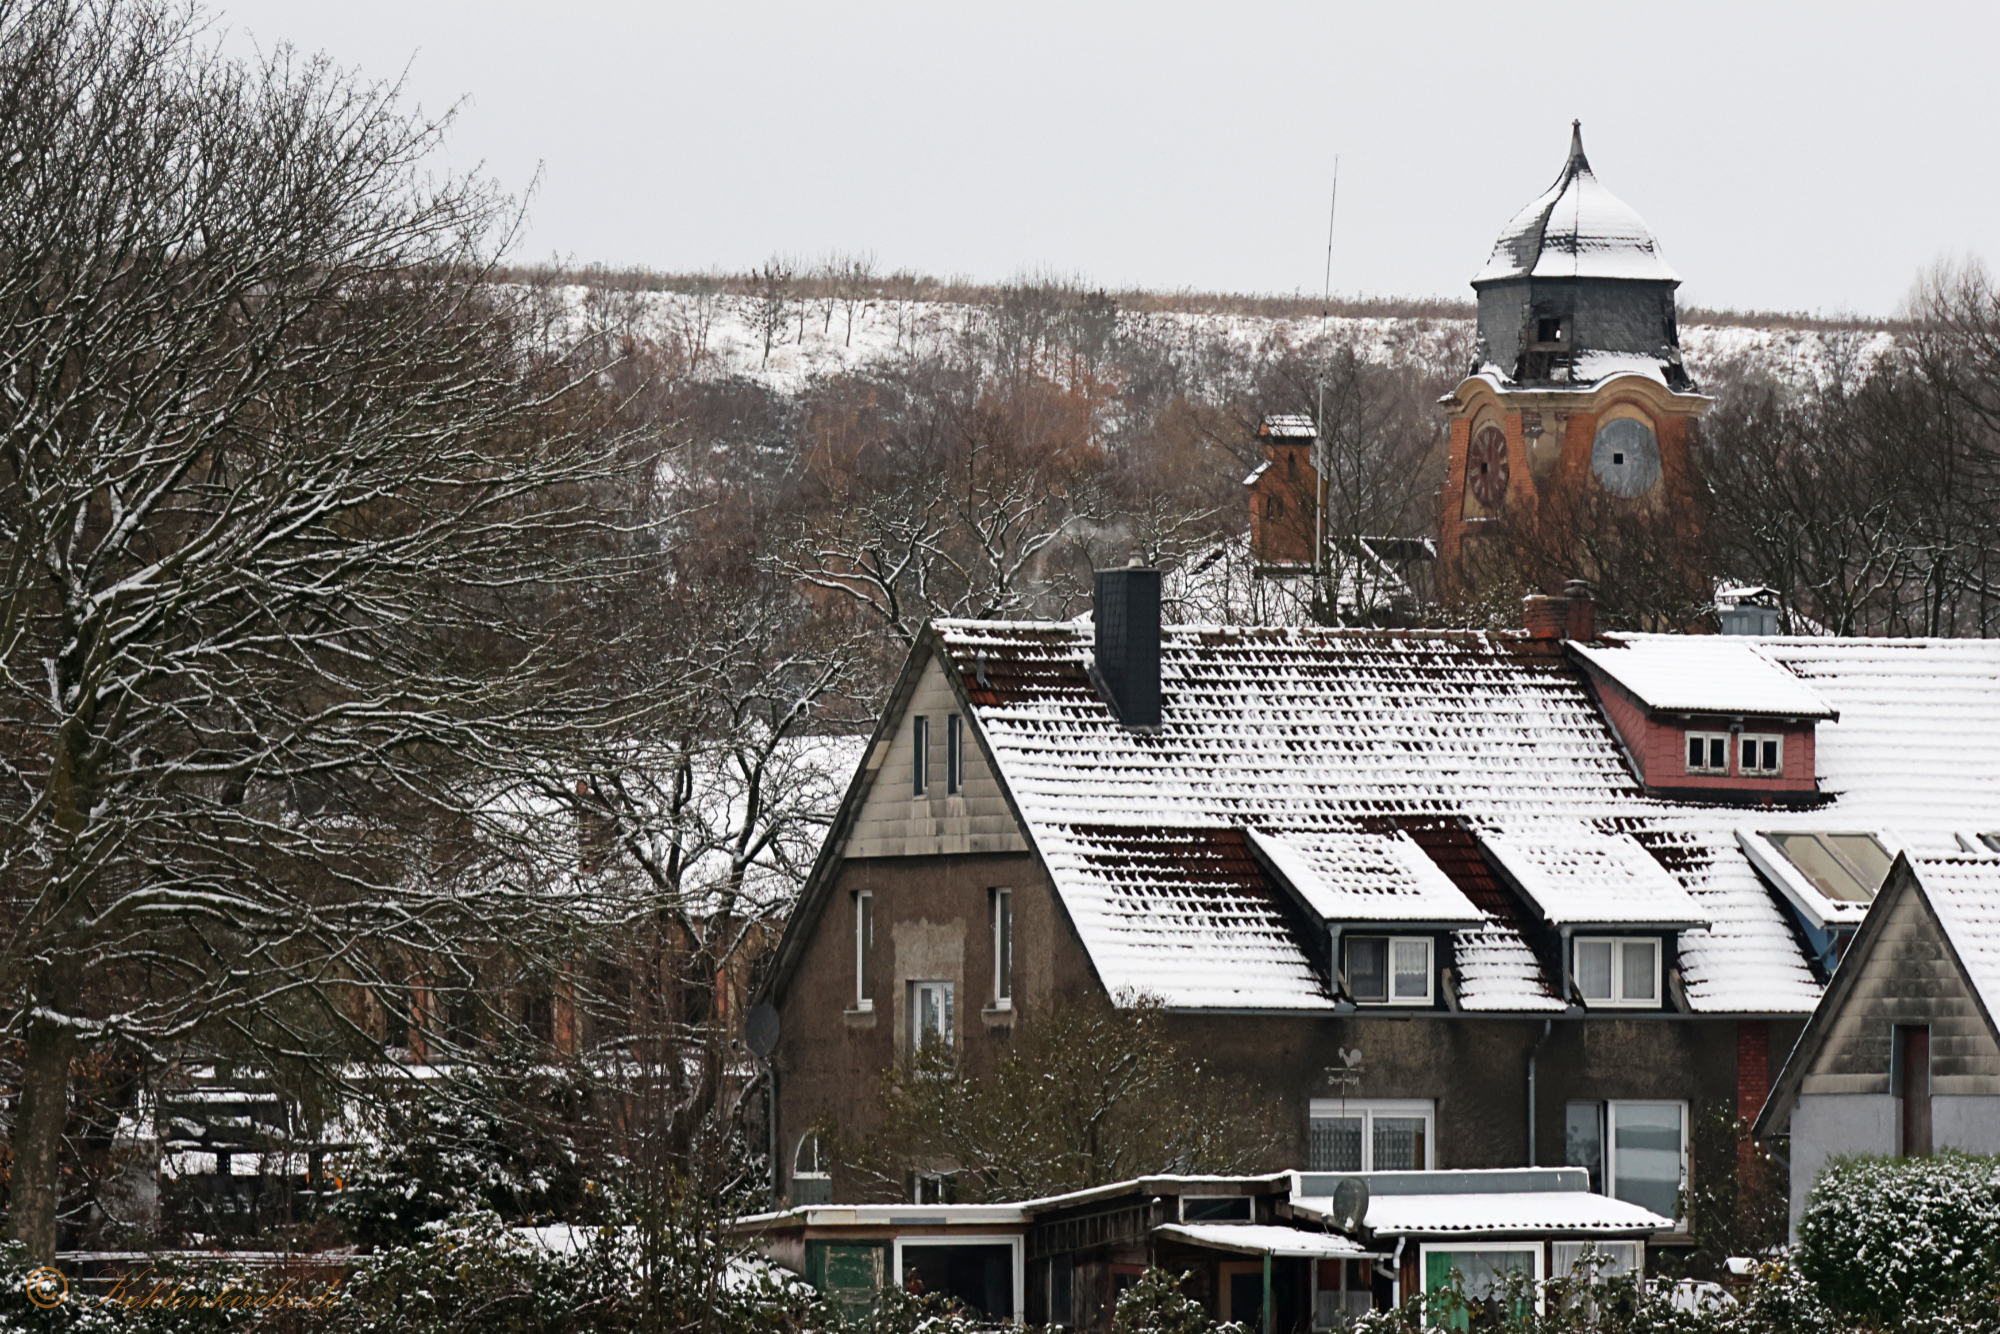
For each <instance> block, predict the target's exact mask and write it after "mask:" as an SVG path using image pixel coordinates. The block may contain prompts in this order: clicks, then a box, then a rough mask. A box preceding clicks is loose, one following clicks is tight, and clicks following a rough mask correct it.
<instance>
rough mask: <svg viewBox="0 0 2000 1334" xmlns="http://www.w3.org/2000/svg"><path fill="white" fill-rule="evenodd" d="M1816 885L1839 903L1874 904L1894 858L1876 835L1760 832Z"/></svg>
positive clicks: (1801, 873)
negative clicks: (1877, 892) (1876, 892)
mask: <svg viewBox="0 0 2000 1334" xmlns="http://www.w3.org/2000/svg"><path fill="white" fill-rule="evenodd" d="M1759 832H1761V833H1763V836H1764V837H1765V838H1766V839H1767V840H1769V842H1770V844H1771V846H1772V847H1774V848H1776V849H1777V850H1778V851H1779V852H1780V853H1781V854H1783V856H1784V858H1785V860H1786V861H1789V862H1790V863H1791V864H1792V865H1793V867H1795V868H1796V869H1797V870H1798V872H1799V874H1800V875H1803V876H1804V877H1805V878H1806V879H1808V880H1810V881H1812V883H1813V887H1814V888H1815V889H1817V890H1819V892H1820V893H1822V894H1824V895H1826V896H1827V897H1828V898H1829V899H1832V900H1833V901H1834V902H1836V903H1872V902H1874V899H1875V891H1876V890H1878V889H1880V888H1882V882H1883V881H1884V880H1886V879H1887V878H1888V876H1889V866H1890V862H1891V858H1890V856H1889V853H1888V850H1887V849H1885V848H1884V847H1883V846H1882V843H1881V840H1879V839H1877V838H1876V837H1875V836H1874V835H1873V834H1829V833H1813V832H1798V833H1782V832H1775V831H1759Z"/></svg>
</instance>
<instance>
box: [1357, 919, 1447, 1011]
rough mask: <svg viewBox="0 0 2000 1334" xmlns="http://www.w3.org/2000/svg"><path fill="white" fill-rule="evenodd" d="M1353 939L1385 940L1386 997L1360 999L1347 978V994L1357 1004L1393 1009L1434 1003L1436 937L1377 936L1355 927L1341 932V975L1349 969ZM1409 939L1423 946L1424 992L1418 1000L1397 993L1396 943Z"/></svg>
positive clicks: (1384, 986)
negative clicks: (1344, 932) (1349, 930)
mask: <svg viewBox="0 0 2000 1334" xmlns="http://www.w3.org/2000/svg"><path fill="white" fill-rule="evenodd" d="M1356 940H1379V941H1382V942H1384V944H1383V954H1382V973H1383V976H1382V987H1383V995H1384V996H1385V997H1387V999H1385V1000H1363V999H1361V997H1359V996H1356V995H1354V987H1353V984H1352V982H1351V981H1350V982H1349V984H1348V988H1347V994H1348V995H1349V996H1350V997H1352V998H1353V1001H1354V1003H1355V1004H1356V1005H1369V1006H1378V1007H1380V1008H1383V1009H1393V1008H1396V1007H1398V1006H1402V1007H1419V1006H1430V1005H1435V1004H1437V941H1435V940H1433V939H1432V938H1431V937H1429V936H1380V935H1376V934H1375V933H1374V932H1372V931H1358V932H1356V933H1355V934H1353V935H1351V936H1342V937H1341V958H1340V968H1341V973H1342V975H1343V976H1345V975H1346V974H1347V972H1348V968H1347V958H1348V954H1347V951H1348V950H1349V949H1351V948H1352V946H1353V944H1354V942H1355V941H1356ZM1411 941H1416V942H1419V943H1421V944H1422V945H1423V947H1424V994H1423V998H1422V999H1421V1000H1419V999H1417V998H1415V997H1412V996H1398V995H1397V994H1396V946H1397V945H1398V944H1403V943H1407V942H1411Z"/></svg>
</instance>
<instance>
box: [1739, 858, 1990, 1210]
mask: <svg viewBox="0 0 2000 1334" xmlns="http://www.w3.org/2000/svg"><path fill="white" fill-rule="evenodd" d="M1989 839H1991V836H1990V835H1989V836H1988V838H1987V839H1981V838H1979V837H1977V836H1969V837H1967V838H1966V839H1965V840H1964V841H1965V842H1966V844H1967V851H1965V852H1964V853H1962V854H1960V855H1957V856H1941V857H1921V858H1911V857H1908V856H1899V857H1898V858H1897V859H1896V862H1895V865H1894V867H1893V869H1892V870H1891V871H1890V872H1889V877H1888V880H1887V881H1886V883H1884V884H1883V886H1882V889H1881V892H1880V893H1878V894H1877V895H1876V896H1875V899H1874V902H1873V903H1872V904H1871V905H1870V906H1869V908H1868V912H1867V916H1866V917H1865V918H1864V919H1863V921H1862V923H1861V927H1860V929H1859V930H1858V931H1857V932H1856V934H1855V936H1854V940H1853V943H1852V944H1851V945H1849V946H1848V948H1847V951H1846V956H1845V958H1844V959H1843V961H1842V963H1841V965H1840V969H1839V971H1838V972H1836V973H1835V974H1834V977H1833V982H1832V984H1831V985H1830V986H1829V987H1828V988H1827V992H1826V997H1825V999H1824V1000H1822V1001H1821V1002H1820V1006H1819V1009H1818V1010H1817V1011H1816V1012H1815V1013H1814V1014H1813V1017H1812V1022H1811V1023H1809V1024H1808V1025H1807V1026H1806V1030H1805V1034H1804V1035H1803V1036H1802V1037H1801V1038H1800V1040H1799V1043H1798V1045H1797V1046H1796V1047H1794V1048H1793V1049H1792V1054H1791V1057H1790V1058H1789V1059H1788V1060H1787V1061H1786V1062H1785V1067H1784V1071H1783V1073H1782V1074H1780V1076H1779V1077H1778V1081H1777V1084H1776V1086H1775V1087H1774V1088H1773V1089H1772V1091H1771V1098H1770V1101H1769V1103H1768V1104H1766V1106H1765V1108H1764V1110H1763V1113H1762V1114H1761V1116H1760V1117H1759V1119H1758V1132H1759V1134H1760V1135H1764V1136H1769V1137H1772V1138H1784V1137H1789V1140H1790V1159H1791V1167H1792V1182H1791V1186H1792V1211H1791V1213H1792V1228H1793V1231H1794V1234H1795V1235H1796V1232H1797V1229H1798V1225H1799V1219H1800V1216H1801V1214H1802V1213H1803V1211H1804V1208H1805V1199H1806V1195H1807V1193H1808V1192H1809V1191H1810V1190H1811V1188H1812V1185H1813V1182H1814V1180H1815V1179H1816V1178H1817V1177H1818V1176H1819V1173H1820V1169H1821V1168H1823V1167H1824V1166H1825V1165H1826V1163H1827V1160H1828V1159H1829V1158H1833V1157H1835V1156H1839V1155H1846V1154H1878V1155H1883V1156H1903V1157H1915V1156H1923V1155H1928V1154H1930V1153H1932V1152H1934V1151H1935V1150H1938V1149H1960V1150H1963V1151H1966V1152H1969V1153H2000V1024H1996V1022H1995V1019H1996V1017H1997V1016H2000V855H1996V853H1995V850H1994V848H1993V846H1992V842H2000V840H1992V841H1991V842H1989V841H1988V840H1989Z"/></svg>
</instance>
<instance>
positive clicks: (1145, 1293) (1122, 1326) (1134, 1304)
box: [1111, 1269, 1243, 1334]
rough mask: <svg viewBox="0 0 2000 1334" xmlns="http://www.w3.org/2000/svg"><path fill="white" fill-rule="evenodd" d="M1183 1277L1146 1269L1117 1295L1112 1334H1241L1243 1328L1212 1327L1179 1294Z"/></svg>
mask: <svg viewBox="0 0 2000 1334" xmlns="http://www.w3.org/2000/svg"><path fill="white" fill-rule="evenodd" d="M1186 1278H1187V1275H1186V1274H1182V1275H1179V1276H1178V1277H1176V1276H1175V1275H1173V1274H1169V1273H1168V1272H1167V1271H1166V1270H1164V1269H1148V1270H1147V1271H1146V1272H1145V1273H1143V1274H1141V1275H1139V1281H1138V1282H1137V1283H1134V1284H1133V1285H1132V1286H1131V1287H1129V1288H1127V1289H1125V1291H1123V1292H1121V1293H1119V1294H1118V1308H1117V1310H1116V1311H1115V1312H1114V1313H1113V1315H1112V1318H1111V1330H1112V1334H1209V1331H1214V1332H1215V1334H1243V1326H1241V1325H1238V1324H1234V1323H1226V1324H1220V1325H1218V1324H1216V1323H1214V1322H1213V1321H1211V1320H1210V1319H1209V1318H1208V1310H1207V1308H1205V1307H1203V1306H1202V1304H1201V1303H1200V1302H1198V1301H1196V1300H1195V1299H1194V1298H1192V1297H1190V1296H1188V1295H1187V1294H1186V1293H1185V1292H1183V1291H1181V1284H1182V1282H1184V1281H1185V1280H1186Z"/></svg>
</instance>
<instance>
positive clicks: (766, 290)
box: [750, 255, 803, 366]
mask: <svg viewBox="0 0 2000 1334" xmlns="http://www.w3.org/2000/svg"><path fill="white" fill-rule="evenodd" d="M796 276H797V275H795V274H794V273H793V271H792V265H791V261H790V260H786V259H781V258H779V257H778V256H776V255H773V256H771V257H770V258H769V259H767V260H765V261H764V266H763V267H762V268H760V269H758V270H757V271H756V272H754V273H752V274H751V275H750V285H751V290H752V291H753V292H754V293H755V296H754V297H753V299H752V300H753V304H752V305H751V307H750V327H751V328H753V329H755V330H756V331H757V332H758V334H759V335H761V336H762V337H763V340H764V360H763V362H762V363H761V364H762V365H765V366H769V365H770V364H771V344H772V343H773V342H774V341H776V340H777V338H778V335H780V334H782V333H783V332H784V331H785V324H786V323H787V321H789V320H790V318H791V304H790V303H791V299H792V283H793V281H794V280H795V278H796ZM801 333H803V330H801Z"/></svg>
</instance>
